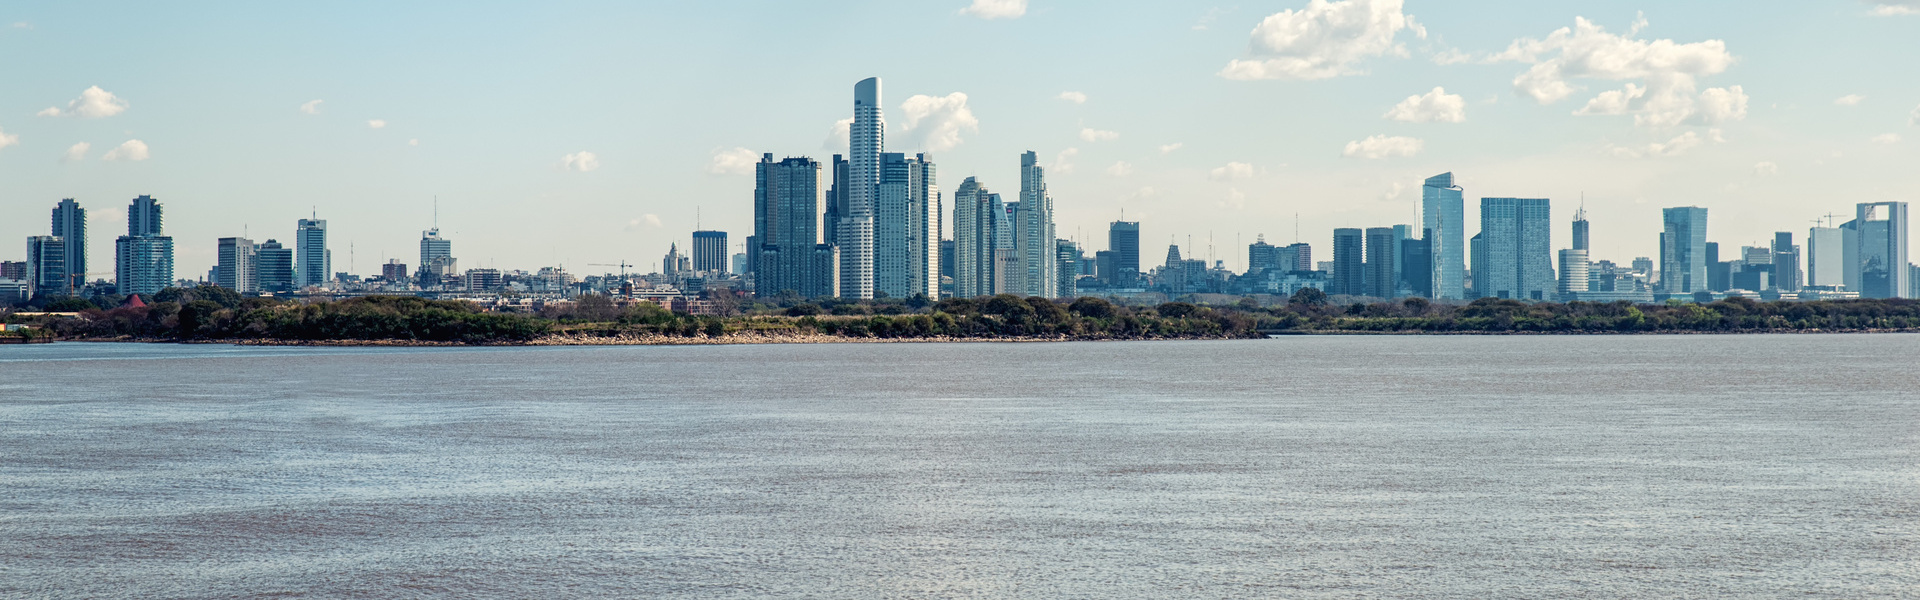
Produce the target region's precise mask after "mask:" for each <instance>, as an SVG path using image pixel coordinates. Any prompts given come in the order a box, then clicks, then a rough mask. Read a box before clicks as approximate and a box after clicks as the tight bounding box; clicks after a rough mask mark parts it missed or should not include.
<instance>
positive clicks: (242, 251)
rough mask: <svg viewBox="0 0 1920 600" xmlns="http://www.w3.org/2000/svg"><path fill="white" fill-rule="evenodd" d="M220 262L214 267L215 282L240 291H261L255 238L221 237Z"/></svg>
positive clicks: (218, 252) (218, 254)
mask: <svg viewBox="0 0 1920 600" xmlns="http://www.w3.org/2000/svg"><path fill="white" fill-rule="evenodd" d="M217 256H218V257H219V263H218V264H216V265H214V267H213V284H214V285H217V286H220V287H223V288H227V289H230V290H233V291H236V292H240V293H243V294H245V293H251V292H258V291H260V279H259V275H260V273H259V270H258V269H257V268H256V264H255V260H254V259H255V254H254V245H253V240H250V239H247V238H243V237H227V238H220V242H219V247H218V251H217Z"/></svg>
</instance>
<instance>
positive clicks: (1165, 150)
mask: <svg viewBox="0 0 1920 600" xmlns="http://www.w3.org/2000/svg"><path fill="white" fill-rule="evenodd" d="M1914 114H1916V115H1920V108H1916V109H1914ZM1184 146H1186V144H1184V143H1181V142H1174V143H1171V144H1166V145H1163V146H1161V147H1160V153H1161V154H1173V151H1175V150H1179V149H1180V148H1182V147H1184Z"/></svg>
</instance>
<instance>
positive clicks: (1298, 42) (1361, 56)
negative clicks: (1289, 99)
mask: <svg viewBox="0 0 1920 600" xmlns="http://www.w3.org/2000/svg"><path fill="white" fill-rule="evenodd" d="M1401 5H1402V2H1401V0H1340V1H1336V2H1329V1H1327V0H1308V2H1307V6H1306V8H1302V9H1299V10H1284V11H1280V12H1278V13H1274V14H1272V15H1268V16H1267V18H1266V19H1264V20H1262V21H1260V25H1259V26H1256V27H1254V28H1253V41H1252V42H1251V44H1250V46H1251V48H1250V49H1249V53H1250V54H1251V55H1252V57H1253V58H1250V59H1246V60H1234V61H1232V62H1229V63H1227V67H1226V68H1225V69H1221V70H1220V76H1221V77H1225V78H1227V79H1237V80H1242V81H1245V80H1254V79H1293V80H1305V79H1327V78H1329V77H1339V76H1341V75H1355V74H1359V73H1362V72H1363V71H1362V70H1361V69H1360V68H1359V67H1358V66H1357V63H1359V62H1360V61H1362V60H1365V59H1367V58H1371V57H1375V56H1384V55H1393V56H1406V55H1407V49H1406V46H1405V45H1403V44H1401V43H1399V42H1398V41H1396V39H1395V38H1396V37H1398V35H1399V34H1400V32H1401V31H1403V30H1411V31H1412V32H1413V33H1414V35H1415V36H1416V37H1419V38H1422V39H1425V38H1426V37H1427V30H1426V28H1425V27H1422V26H1420V24H1419V23H1415V22H1414V20H1413V16H1412V15H1408V14H1404V13H1402V12H1401V10H1400V9H1401Z"/></svg>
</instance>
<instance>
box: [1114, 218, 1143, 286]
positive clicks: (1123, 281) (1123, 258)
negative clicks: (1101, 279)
mask: <svg viewBox="0 0 1920 600" xmlns="http://www.w3.org/2000/svg"><path fill="white" fill-rule="evenodd" d="M1107 250H1110V251H1112V252H1114V253H1115V261H1114V275H1115V277H1114V278H1113V280H1112V281H1109V282H1107V284H1108V285H1113V286H1119V287H1133V285H1134V281H1135V280H1136V279H1139V278H1140V222H1139V221H1114V222H1113V223H1111V224H1109V225H1107Z"/></svg>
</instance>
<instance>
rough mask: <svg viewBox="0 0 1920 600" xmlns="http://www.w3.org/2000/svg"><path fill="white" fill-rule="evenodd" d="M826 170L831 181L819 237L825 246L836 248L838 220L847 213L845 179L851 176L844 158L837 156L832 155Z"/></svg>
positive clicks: (838, 243) (837, 243)
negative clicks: (828, 171)
mask: <svg viewBox="0 0 1920 600" xmlns="http://www.w3.org/2000/svg"><path fill="white" fill-rule="evenodd" d="M828 168H830V169H832V170H833V172H832V180H831V181H830V182H829V183H828V187H827V215H826V219H825V220H823V221H822V223H824V226H822V227H821V228H820V235H821V236H822V237H823V238H825V243H826V244H828V245H831V246H838V245H840V220H841V219H843V218H845V217H846V216H847V212H848V211H849V209H848V207H847V201H848V195H847V192H848V190H849V188H848V185H849V184H848V182H847V178H848V177H851V176H852V175H851V174H850V173H849V172H848V171H847V159H846V157H843V156H841V155H838V154H835V155H833V162H832V163H831V165H830V166H829V167H828Z"/></svg>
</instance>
